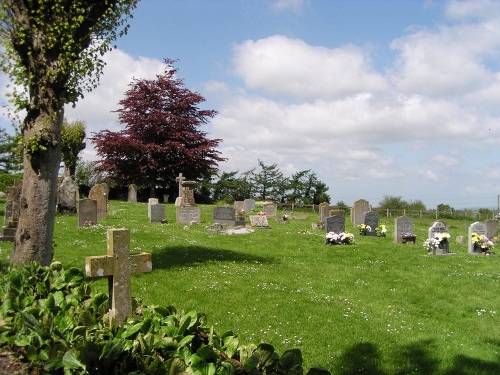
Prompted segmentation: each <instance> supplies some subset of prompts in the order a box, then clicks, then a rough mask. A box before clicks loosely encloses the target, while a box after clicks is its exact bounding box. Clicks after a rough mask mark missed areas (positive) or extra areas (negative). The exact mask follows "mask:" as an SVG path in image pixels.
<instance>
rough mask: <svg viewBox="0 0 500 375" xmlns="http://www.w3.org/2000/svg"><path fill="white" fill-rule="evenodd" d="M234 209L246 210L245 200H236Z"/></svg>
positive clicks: (237, 210) (238, 210)
mask: <svg viewBox="0 0 500 375" xmlns="http://www.w3.org/2000/svg"><path fill="white" fill-rule="evenodd" d="M234 209H235V210H236V212H240V211H242V210H243V211H245V201H234Z"/></svg>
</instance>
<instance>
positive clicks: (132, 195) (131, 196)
mask: <svg viewBox="0 0 500 375" xmlns="http://www.w3.org/2000/svg"><path fill="white" fill-rule="evenodd" d="M127 202H131V203H135V202H137V185H136V184H130V185H129V186H128V199H127Z"/></svg>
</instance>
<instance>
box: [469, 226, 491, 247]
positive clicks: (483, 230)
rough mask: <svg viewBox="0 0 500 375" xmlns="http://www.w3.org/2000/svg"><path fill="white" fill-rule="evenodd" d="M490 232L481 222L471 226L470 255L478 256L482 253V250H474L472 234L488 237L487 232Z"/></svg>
mask: <svg viewBox="0 0 500 375" xmlns="http://www.w3.org/2000/svg"><path fill="white" fill-rule="evenodd" d="M487 231H488V228H487V226H486V224H483V223H480V222H479V221H476V222H475V223H472V224H471V225H470V226H469V244H468V253H470V254H473V253H476V254H478V253H479V254H480V253H482V250H479V249H474V244H473V243H472V233H476V234H478V235H480V236H481V235H483V236H486V237H488V236H487V233H488V232H487Z"/></svg>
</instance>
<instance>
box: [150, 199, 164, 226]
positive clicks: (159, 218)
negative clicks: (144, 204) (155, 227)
mask: <svg viewBox="0 0 500 375" xmlns="http://www.w3.org/2000/svg"><path fill="white" fill-rule="evenodd" d="M149 211H150V216H149V222H150V223H161V222H164V221H165V205H164V204H159V203H158V204H152V205H151V206H149Z"/></svg>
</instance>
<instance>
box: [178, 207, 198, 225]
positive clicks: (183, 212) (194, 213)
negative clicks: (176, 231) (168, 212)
mask: <svg viewBox="0 0 500 375" xmlns="http://www.w3.org/2000/svg"><path fill="white" fill-rule="evenodd" d="M175 221H176V222H177V223H180V224H193V223H196V224H199V223H200V221H201V211H200V208H199V207H176V208H175Z"/></svg>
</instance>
